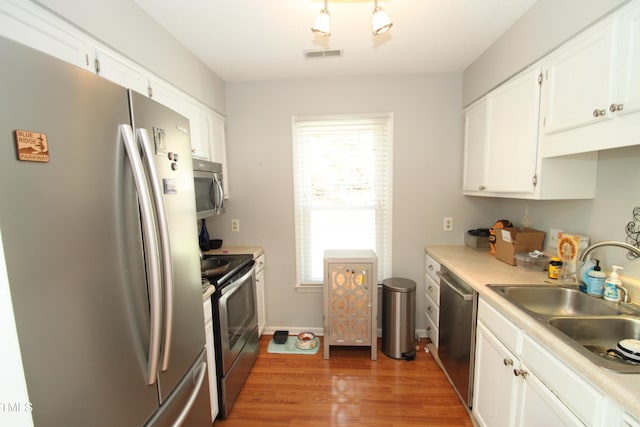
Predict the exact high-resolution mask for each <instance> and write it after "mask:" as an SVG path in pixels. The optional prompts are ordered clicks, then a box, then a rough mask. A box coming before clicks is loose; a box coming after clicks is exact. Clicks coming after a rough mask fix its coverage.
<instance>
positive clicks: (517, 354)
mask: <svg viewBox="0 0 640 427" xmlns="http://www.w3.org/2000/svg"><path fill="white" fill-rule="evenodd" d="M476 333H477V335H476V361H475V371H474V389H473V391H474V392H473V409H472V412H473V415H474V417H475V419H476V421H477V422H478V424H479V425H480V426H483V427H501V426H518V427H525V426H530V427H534V426H541V425H546V426H584V425H588V426H590V425H596V423H597V420H598V419H599V417H600V416H601V414H602V409H603V403H604V396H603V395H602V394H601V393H599V391H598V390H597V389H595V388H594V387H593V386H591V385H590V384H588V383H586V382H585V381H584V380H582V378H580V377H579V376H578V375H577V374H575V373H574V372H573V371H572V370H571V369H569V368H568V367H566V366H565V365H563V364H562V363H561V362H559V361H558V360H557V359H556V358H555V357H554V356H553V355H551V354H550V353H548V352H547V351H546V350H544V349H542V347H540V346H539V345H537V343H535V341H533V340H532V339H531V338H529V337H528V336H527V335H526V334H524V332H523V331H521V330H520V329H518V328H517V327H515V325H513V324H512V323H511V322H510V321H509V320H507V319H506V318H505V317H504V316H502V315H501V314H500V313H498V312H497V311H496V310H495V309H494V308H493V307H491V306H490V305H489V304H487V303H486V302H485V301H484V300H483V299H482V298H480V301H479V304H478V327H477V332H476Z"/></svg>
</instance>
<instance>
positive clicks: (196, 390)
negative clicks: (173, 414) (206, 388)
mask: <svg viewBox="0 0 640 427" xmlns="http://www.w3.org/2000/svg"><path fill="white" fill-rule="evenodd" d="M206 373H207V362H202V363H201V364H200V369H199V372H198V377H197V379H196V380H195V383H196V386H195V388H194V389H193V391H192V392H191V396H189V400H187V403H186V404H185V405H184V408H182V411H181V412H180V415H179V416H178V418H176V420H175V422H174V423H173V425H172V427H180V426H181V425H182V423H183V422H184V420H185V418H186V417H187V415H189V412H190V411H191V407H192V406H193V403H194V402H195V401H196V397H198V393H200V389H201V388H202V383H203V382H204V375H205V374H206Z"/></svg>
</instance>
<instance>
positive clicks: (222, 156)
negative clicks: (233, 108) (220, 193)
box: [208, 111, 229, 199]
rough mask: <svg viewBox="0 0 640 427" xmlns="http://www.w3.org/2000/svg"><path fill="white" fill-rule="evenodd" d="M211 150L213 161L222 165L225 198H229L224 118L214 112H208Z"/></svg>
mask: <svg viewBox="0 0 640 427" xmlns="http://www.w3.org/2000/svg"><path fill="white" fill-rule="evenodd" d="M208 123H209V150H210V152H211V161H212V162H216V163H221V164H222V175H223V176H224V182H223V185H224V198H225V199H228V198H229V175H228V174H227V142H226V141H227V140H226V134H225V129H224V117H222V116H220V115H218V114H216V113H215V112H213V111H209V112H208Z"/></svg>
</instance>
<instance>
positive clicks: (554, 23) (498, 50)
mask: <svg viewBox="0 0 640 427" xmlns="http://www.w3.org/2000/svg"><path fill="white" fill-rule="evenodd" d="M627 1H628V0H598V1H584V0H539V1H538V2H537V3H536V4H535V5H533V6H532V7H531V9H529V11H527V13H525V14H524V15H523V16H522V17H521V18H520V19H519V20H518V21H517V22H516V23H515V24H514V25H513V26H512V27H511V28H510V29H509V30H508V31H507V32H505V34H504V35H503V36H501V37H500V38H499V39H498V40H497V41H496V42H495V43H494V44H493V45H492V46H490V47H489V48H488V49H487V50H486V51H485V52H484V53H483V54H482V55H481V56H480V57H479V58H478V59H477V60H476V61H474V63H473V64H471V65H470V66H469V67H468V68H467V69H466V70H465V71H464V87H463V92H464V94H463V105H469V104H470V103H471V102H473V101H474V100H476V99H478V98H479V97H481V96H482V95H484V94H485V93H487V92H489V91H490V90H491V89H493V88H494V87H496V86H498V85H499V84H500V83H502V82H504V81H505V80H507V79H508V78H509V77H511V76H512V75H514V74H516V73H517V72H518V71H520V70H522V69H523V68H525V67H526V66H527V65H530V64H532V63H534V62H536V61H537V60H538V59H540V58H542V57H543V56H544V55H546V54H547V53H549V52H550V51H552V50H553V49H555V48H557V47H558V46H559V45H560V44H562V43H563V42H564V41H566V40H568V39H569V38H571V37H572V36H574V35H575V34H577V33H578V32H580V31H581V30H582V29H584V28H586V27H587V26H589V25H590V24H592V23H593V22H595V21H596V20H597V19H598V18H600V17H602V16H603V15H605V14H606V13H608V12H610V11H612V10H613V9H615V8H617V7H619V6H620V5H622V4H624V3H626V2H627Z"/></svg>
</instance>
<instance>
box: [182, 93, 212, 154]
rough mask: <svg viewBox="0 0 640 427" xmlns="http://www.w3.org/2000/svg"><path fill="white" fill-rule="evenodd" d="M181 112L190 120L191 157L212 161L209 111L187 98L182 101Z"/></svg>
mask: <svg viewBox="0 0 640 427" xmlns="http://www.w3.org/2000/svg"><path fill="white" fill-rule="evenodd" d="M181 110H182V111H179V112H180V113H181V114H182V115H184V116H186V117H187V118H188V119H189V128H190V130H191V155H192V156H193V157H197V158H199V159H204V160H211V152H210V151H209V125H208V123H207V110H206V109H205V108H204V106H202V105H200V104H197V103H195V102H192V101H191V100H189V99H186V98H185V99H183V100H182V106H181Z"/></svg>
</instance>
